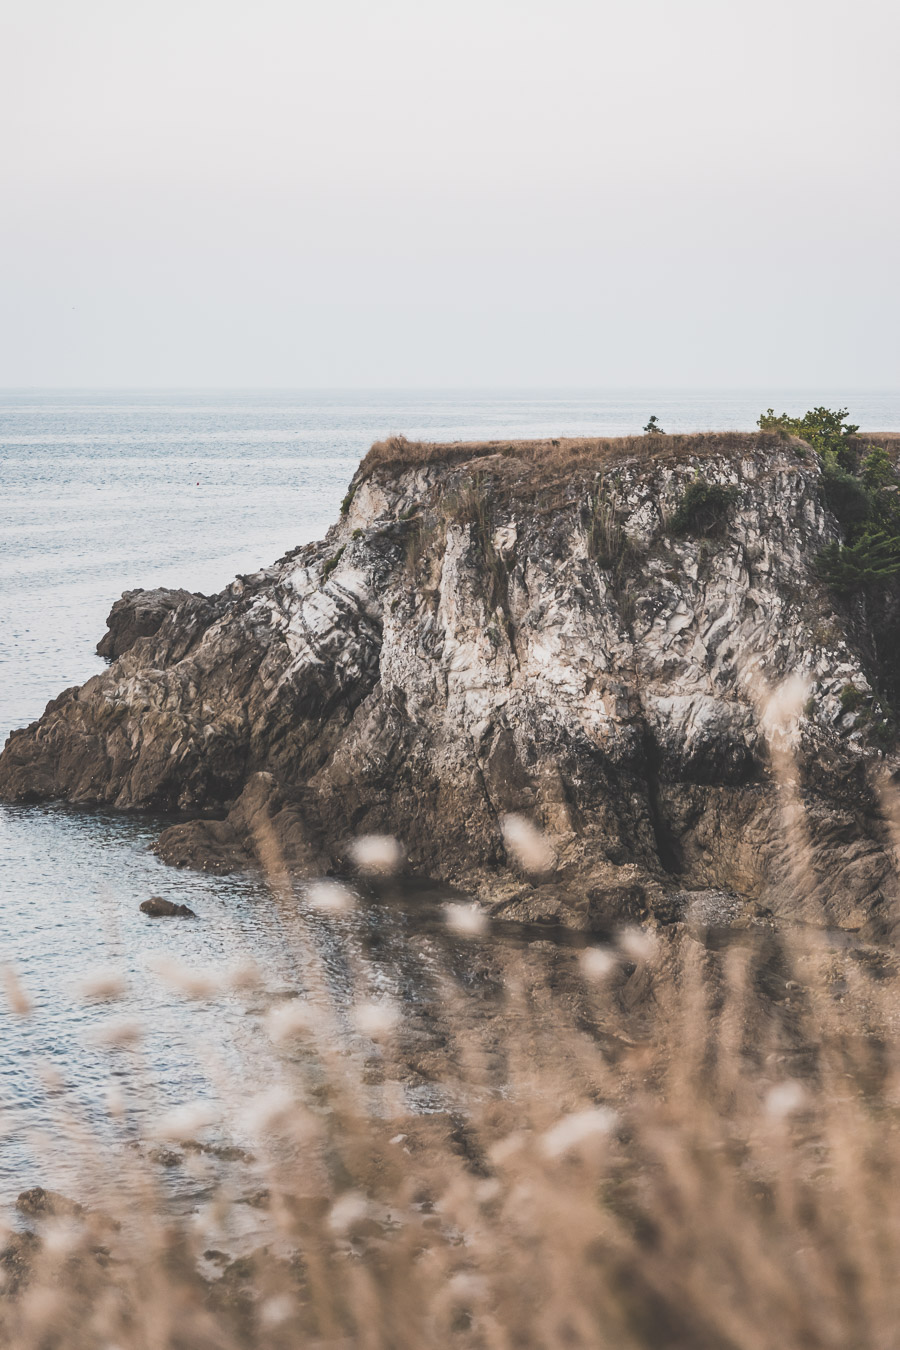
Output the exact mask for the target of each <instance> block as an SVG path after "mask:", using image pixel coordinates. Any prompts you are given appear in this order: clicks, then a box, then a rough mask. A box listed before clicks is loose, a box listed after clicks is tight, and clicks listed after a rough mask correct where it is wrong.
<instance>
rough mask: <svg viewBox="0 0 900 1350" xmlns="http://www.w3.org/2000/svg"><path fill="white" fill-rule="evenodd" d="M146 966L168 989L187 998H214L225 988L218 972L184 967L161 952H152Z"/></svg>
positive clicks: (180, 962) (182, 963) (195, 967)
mask: <svg viewBox="0 0 900 1350" xmlns="http://www.w3.org/2000/svg"><path fill="white" fill-rule="evenodd" d="M147 965H148V966H149V967H150V969H151V970H152V971H153V973H154V975H158V976H159V978H160V979H161V980H162V981H163V982H164V983H165V984H167V985H168V986H169V988H170V989H175V990H176V991H177V992H178V993H179V994H184V995H185V997H187V998H197V999H204V998H214V997H215V996H216V995H217V994H220V993H221V992H222V990H223V988H224V986H225V980H224V979H223V977H222V974H221V972H220V971H216V970H204V969H203V968H202V967H200V966H186V965H185V964H184V962H182V961H176V960H175V958H174V957H171V956H166V955H165V954H164V953H162V952H153V953H152V954H151V955H150V956H148V957H147Z"/></svg>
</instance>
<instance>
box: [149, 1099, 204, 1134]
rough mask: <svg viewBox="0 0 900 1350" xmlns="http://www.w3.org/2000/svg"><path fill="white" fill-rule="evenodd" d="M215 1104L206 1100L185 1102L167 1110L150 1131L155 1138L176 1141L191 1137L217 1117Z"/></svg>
mask: <svg viewBox="0 0 900 1350" xmlns="http://www.w3.org/2000/svg"><path fill="white" fill-rule="evenodd" d="M218 1116H219V1113H218V1111H217V1110H216V1107H215V1105H214V1104H213V1103H212V1102H208V1101H196V1102H186V1103H185V1104H184V1105H183V1106H176V1107H175V1108H174V1110H172V1111H167V1112H166V1114H165V1115H164V1116H161V1117H160V1119H159V1120H158V1121H157V1122H156V1125H155V1126H154V1128H153V1129H152V1131H151V1133H152V1135H153V1137H154V1138H155V1139H167V1140H170V1141H174V1142H178V1141H179V1140H181V1139H193V1138H194V1136H195V1135H196V1134H199V1133H200V1131H202V1130H207V1129H209V1127H210V1125H214V1124H215V1123H216V1121H217V1119H218Z"/></svg>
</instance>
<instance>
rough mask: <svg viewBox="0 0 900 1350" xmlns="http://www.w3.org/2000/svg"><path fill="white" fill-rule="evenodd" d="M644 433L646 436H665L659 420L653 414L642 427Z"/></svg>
mask: <svg viewBox="0 0 900 1350" xmlns="http://www.w3.org/2000/svg"><path fill="white" fill-rule="evenodd" d="M644 431H645V432H646V433H647V435H648V436H665V434H666V433H665V432H664V431H663V429H662V427H661V426H660V425H659V418H658V417H657V415H656V413H654V414H653V416H652V417H651V418H650V421H649V422H648V423H647V425H646V426H645V427H644Z"/></svg>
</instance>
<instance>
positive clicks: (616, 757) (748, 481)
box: [0, 435, 898, 931]
mask: <svg viewBox="0 0 900 1350" xmlns="http://www.w3.org/2000/svg"><path fill="white" fill-rule="evenodd" d="M698 474H700V475H701V476H702V477H703V479H704V480H705V481H706V482H708V483H711V484H719V485H721V486H723V487H726V488H728V489H730V490H731V493H730V498H729V499H728V500H727V501H725V500H724V499H723V503H724V504H723V505H722V507H721V509H720V510H719V511H718V513H714V518H713V519H712V520H710V519H708V518H704V520H703V522H702V524H701V525H698V527H697V528H696V529H692V528H691V527H690V526H688V528H687V529H686V530H685V531H684V532H683V533H673V531H672V529H671V524H672V521H673V519H674V518H675V517H676V512H677V510H678V507H679V504H680V503H682V502H683V501H684V495H685V492H686V490H687V488H688V487H689V486H690V484H691V483H692V482H693V481H694V480H695V478H696V476H697V475H698ZM701 530H702V532H700V531H701ZM837 537H838V531H837V526H836V524H835V522H834V520H833V519H832V518H831V517H830V515H829V514H828V512H827V510H826V508H825V505H824V502H823V497H822V492H821V477H820V471H819V466H818V464H817V462H816V460H815V457H814V456H813V455H812V453H811V452H810V451H809V450H808V449H804V447H803V446H802V445H801V444H800V443H798V442H793V441H789V440H784V439H779V438H778V437H776V436H771V435H768V436H767V435H758V436H737V435H733V436H727V437H723V436H704V437H692V438H676V437H648V438H638V439H635V440H632V441H622V442H566V441H562V442H547V443H540V444H515V445H482V446H451V447H443V448H441V447H423V446H416V445H409V444H407V443H406V442H403V441H402V440H400V441H396V442H391V443H387V444H385V445H382V446H379V447H375V449H374V450H373V452H372V453H371V454H370V456H369V457H368V458H367V460H366V461H364V462H363V465H362V466H361V468H360V470H359V472H358V473H357V475H356V478H355V479H354V482H353V484H352V486H351V494H348V503H347V509H346V511H345V514H344V515H343V516H342V518H341V520H340V521H339V523H338V524H337V525H335V526H334V527H333V528H332V529H331V531H330V532H329V534H328V536H327V538H326V539H325V541H324V542H322V543H317V544H310V545H307V546H304V547H302V548H300V549H297V550H295V551H294V552H293V553H291V554H289V555H288V556H287V557H285V558H282V559H281V560H280V561H279V562H278V563H276V564H275V565H274V566H273V567H270V568H268V569H266V570H265V571H263V572H260V573H257V574H255V575H253V576H246V577H242V578H239V579H238V580H236V581H235V582H234V583H233V584H232V585H231V586H230V587H228V588H227V589H226V590H225V591H223V592H222V593H221V594H220V595H217V596H214V597H210V598H206V597H201V596H195V595H189V594H187V593H185V592H173V593H169V595H170V597H171V603H169V601H168V600H162V599H160V601H159V604H158V605H157V610H156V612H157V613H161V615H162V617H161V619H160V621H159V624H158V626H157V627H156V628H155V631H153V632H149V633H147V634H145V635H144V636H141V637H140V638H139V639H138V640H135V641H133V642H131V643H129V644H128V645H127V648H126V646H125V644H124V643H123V641H122V640H121V639H120V638H118V637H116V638H114V639H113V641H112V650H113V651H114V652H119V653H121V654H119V655H118V659H116V660H115V661H114V663H113V664H112V665H111V666H110V668H109V669H108V670H107V671H106V672H104V673H103V674H101V675H97V676H95V677H94V678H93V679H91V680H89V681H88V682H87V683H86V684H85V685H84V686H82V688H80V689H70V690H67V691H66V692H65V693H63V694H62V695H61V696H60V697H59V698H58V699H56V700H55V701H54V702H53V703H51V704H50V705H48V708H47V710H46V712H45V713H44V715H43V717H42V718H41V719H40V721H38V722H36V723H34V724H33V725H32V726H30V727H28V728H26V729H24V730H22V731H19V732H16V733H14V734H13V736H12V737H11V738H10V740H9V742H8V744H7V747H6V749H5V751H4V753H3V755H2V757H0V793H2V795H3V796H4V797H6V798H8V799H17V800H37V799H41V798H52V797H63V798H67V799H68V800H70V801H72V802H105V803H110V804H112V805H114V806H117V807H121V808H131V807H156V808H164V809H168V810H176V811H180V812H183V813H187V814H188V815H191V814H193V815H194V816H195V817H197V818H196V819H193V820H190V819H189V820H186V821H183V822H182V823H180V824H178V825H175V826H173V827H172V828H171V829H170V830H167V831H166V832H165V834H164V835H163V837H162V839H161V840H160V843H159V851H160V852H161V854H162V856H163V857H166V858H168V859H169V860H171V861H174V862H178V863H181V864H187V865H199V866H203V865H206V866H208V867H211V868H213V869H214V870H219V871H225V870H228V869H229V868H231V867H234V866H236V865H241V864H242V863H244V862H246V861H247V859H248V857H250V856H255V857H257V858H260V859H261V860H262V861H263V862H264V863H266V865H267V866H273V867H280V866H282V865H284V864H287V865H294V866H302V867H306V868H310V869H321V868H322V867H324V866H326V865H328V864H337V865H340V861H341V859H342V857H343V856H344V852H345V848H346V844H347V841H348V840H349V839H350V838H352V837H353V836H354V835H356V834H358V833H361V832H367V831H372V832H391V833H395V834H397V835H399V836H400V837H401V838H402V840H403V842H404V844H405V846H406V849H407V853H408V856H409V858H410V861H411V863H412V865H413V866H414V867H416V868H417V869H420V870H422V871H423V872H427V873H429V874H431V875H436V876H443V877H448V878H451V879H462V880H465V881H467V882H468V883H469V884H473V883H477V884H480V885H481V886H482V887H484V886H487V885H489V887H490V891H491V894H492V895H493V897H494V899H495V901H497V903H498V906H502V904H503V903H504V902H505V901H506V900H509V901H515V903H516V904H518V905H519V906H520V907H521V906H522V904H525V905H526V908H527V906H529V905H530V906H531V908H532V910H535V912H539V913H560V912H563V913H564V916H568V917H569V918H573V916H574V918H575V919H576V920H577V921H579V922H582V921H583V922H586V923H591V922H593V917H594V916H601V917H602V916H603V915H608V914H609V913H615V912H617V910H618V911H620V912H624V911H626V910H627V911H629V912H630V911H631V910H634V911H635V912H636V913H638V914H639V913H641V912H646V911H647V910H648V909H650V910H653V909H654V908H659V909H660V910H661V911H662V910H663V909H664V908H665V903H666V896H667V895H673V894H682V893H684V892H685V891H686V890H687V891H691V890H709V889H711V888H712V889H713V890H718V891H722V892H725V893H728V894H731V893H736V894H737V895H738V896H740V897H744V898H745V899H747V898H749V899H751V900H752V901H754V902H755V903H757V904H758V905H771V906H773V907H775V908H776V909H777V908H784V907H791V906H794V907H798V906H800V905H801V904H802V905H803V906H806V907H807V908H808V907H809V906H810V905H811V906H812V909H811V910H809V913H810V914H811V915H812V916H813V917H816V918H825V919H827V920H829V921H834V922H838V923H842V924H844V925H845V926H861V925H862V924H864V923H865V924H867V925H868V928H869V931H874V930H876V929H881V930H884V929H885V928H886V927H890V926H891V922H892V920H891V913H892V907H893V906H894V904H895V902H896V900H897V898H898V897H897V887H896V882H895V880H894V873H893V870H892V860H891V854H890V849H891V828H892V827H891V821H890V815H891V810H892V807H891V793H892V791H893V789H892V787H891V783H890V774H889V773H888V772H887V770H889V769H890V767H891V766H892V765H895V764H896V758H895V756H894V753H893V751H892V750H891V744H892V741H891V735H890V729H889V727H888V726H887V724H886V723H884V721H883V717H882V709H881V708H880V706H879V704H878V700H877V698H876V696H875V693H874V689H875V686H876V681H877V680H878V679H879V677H880V672H879V670H878V669H876V668H874V667H875V665H877V660H878V659H879V658H877V657H876V656H875V655H874V653H876V652H877V651H878V650H879V648H878V642H877V635H876V634H873V633H872V631H871V622H870V619H869V616H868V614H867V611H866V606H865V603H864V601H863V600H861V599H856V600H854V601H852V602H850V601H842V600H840V599H839V598H837V597H835V596H834V595H833V594H831V593H829V591H828V590H827V588H826V587H824V586H823V584H822V583H821V582H820V581H819V580H818V578H817V574H816V570H815V559H816V556H817V554H818V552H819V551H820V550H821V549H822V547H823V546H824V545H825V544H826V543H828V542H830V541H831V540H833V539H835V538H837ZM114 613H115V611H114ZM785 681H787V682H788V686H787V689H788V692H787V693H786V694H785V693H784V688H785ZM779 688H781V689H782V695H781V696H779V697H780V698H781V702H780V703H779V697H776V698H775V701H774V702H773V701H772V694H773V691H775V690H778V689H779ZM848 688H852V689H853V690H855V691H857V693H856V694H855V695H854V696H853V697H852V698H848V696H847V694H846V691H847V689H848ZM785 700H786V702H787V703H788V704H789V703H791V700H793V705H792V708H790V707H788V708H786V703H785ZM782 705H785V706H782ZM794 705H795V706H794ZM851 705H852V707H851ZM798 714H799V724H798V722H797V715H798ZM886 728H887V729H886ZM876 731H879V732H880V736H881V739H880V740H877V739H876V736H875V732H876ZM886 747H887V748H886ZM885 775H886V776H885ZM876 778H877V782H876ZM507 812H515V813H522V814H524V815H526V816H528V817H530V818H531V819H532V820H534V821H535V822H537V823H539V824H540V825H541V826H542V827H543V829H544V830H545V831H546V832H547V834H548V835H549V837H550V840H551V842H552V844H553V848H554V850H555V853H556V857H557V867H556V870H555V873H554V875H553V876H552V878H550V879H549V880H545V881H544V882H543V883H542V885H541V886H540V887H539V888H538V890H529V888H528V887H527V885H525V884H524V882H523V879H522V878H521V877H518V876H516V875H515V872H514V869H513V868H512V865H511V863H510V860H508V859H507V858H506V855H505V852H504V848H503V843H502V835H501V830H500V825H499V822H500V819H501V817H502V816H503V814H504V813H507ZM201 813H202V817H203V818H201ZM211 813H212V814H217V816H218V818H217V819H210V818H209V817H210V814H211Z"/></svg>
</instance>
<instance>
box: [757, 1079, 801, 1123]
mask: <svg viewBox="0 0 900 1350" xmlns="http://www.w3.org/2000/svg"><path fill="white" fill-rule="evenodd" d="M805 1103H806V1093H805V1091H804V1090H803V1087H802V1085H801V1084H800V1083H798V1082H797V1081H796V1079H794V1078H788V1079H786V1081H785V1082H783V1083H776V1084H775V1086H774V1087H771V1088H769V1091H768V1092H767V1093H766V1102H765V1109H766V1115H767V1116H771V1117H772V1119H773V1120H784V1119H785V1118H786V1117H787V1116H791V1115H793V1114H794V1112H795V1111H800V1110H801V1109H802V1108H803V1106H804V1105H805Z"/></svg>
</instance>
